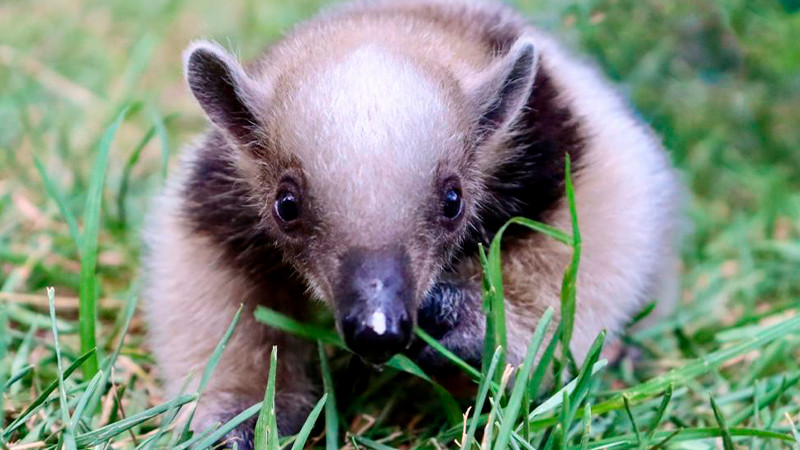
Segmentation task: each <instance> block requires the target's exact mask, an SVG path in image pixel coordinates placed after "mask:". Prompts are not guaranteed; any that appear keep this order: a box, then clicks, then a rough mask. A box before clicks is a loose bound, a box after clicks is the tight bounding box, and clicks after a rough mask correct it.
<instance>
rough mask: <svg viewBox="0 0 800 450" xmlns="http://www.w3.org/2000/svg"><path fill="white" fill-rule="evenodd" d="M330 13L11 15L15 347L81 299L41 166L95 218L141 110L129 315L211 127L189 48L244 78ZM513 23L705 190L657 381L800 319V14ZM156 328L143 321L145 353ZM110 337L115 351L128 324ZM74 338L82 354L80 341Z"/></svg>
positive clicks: (562, 5)
mask: <svg viewBox="0 0 800 450" xmlns="http://www.w3.org/2000/svg"><path fill="white" fill-rule="evenodd" d="M321 3H323V2H320V1H309V0H301V1H291V2H290V1H280V0H262V1H253V0H248V1H227V2H222V1H209V0H198V1H191V2H190V1H187V0H152V1H128V0H111V1H99V0H31V1H19V0H2V1H0V298H3V299H5V300H10V302H11V303H13V304H15V305H17V306H15V307H16V308H21V309H16V310H15V311H16V313H15V314H17V315H14V314H12V319H13V320H12V321H11V328H12V330H14V329H17V331H15V332H16V333H17V334H19V333H20V331H19V328H20V327H19V326H18V325H15V324H16V323H17V321H18V320H21V319H19V317H18V316H19V314H23V315H24V313H21V312H20V311H25V310H27V309H25V308H27V307H26V306H24V305H27V304H41V300H42V298H44V297H43V294H44V288H45V287H46V286H55V287H56V289H57V292H58V294H59V296H60V297H64V298H65V299H69V297H72V296H76V295H77V291H78V286H79V271H80V265H79V259H78V255H77V248H76V246H75V244H74V241H73V240H72V238H71V237H70V233H69V229H68V227H67V224H66V223H65V221H64V219H63V216H62V214H61V213H60V212H59V209H58V207H57V205H56V203H55V202H54V201H53V199H52V198H51V196H50V195H48V192H47V190H46V189H45V186H44V183H43V181H42V177H41V175H40V172H39V171H38V170H37V168H36V166H35V164H34V157H38V158H39V159H40V160H41V162H42V165H43V167H44V169H45V171H46V172H47V173H48V174H49V175H50V177H51V179H52V182H53V184H54V185H55V188H56V190H57V191H59V192H60V195H62V196H63V198H64V201H65V204H66V205H67V207H68V208H69V209H70V210H71V211H73V212H74V214H75V215H76V216H77V217H81V215H82V213H83V211H82V210H83V207H84V203H85V199H86V191H87V187H88V184H89V182H88V180H89V172H90V169H91V166H92V161H93V159H94V156H95V154H96V153H97V146H98V141H99V139H100V136H101V134H102V132H103V130H104V129H105V128H106V127H107V126H108V124H109V123H110V122H111V121H112V120H113V119H114V118H115V117H116V116H117V114H118V113H119V111H120V109H121V108H122V107H123V106H124V105H130V104H133V105H134V109H133V110H132V111H131V114H130V115H129V118H128V119H127V120H126V122H125V123H124V124H123V126H122V128H121V129H120V131H119V133H118V134H117V136H116V139H115V140H114V144H113V146H112V148H111V160H110V163H109V166H108V171H107V181H106V184H105V187H104V192H103V196H104V205H103V209H102V228H101V232H100V256H99V261H100V263H99V269H98V273H99V280H100V283H99V290H100V295H101V296H102V297H105V298H122V297H123V296H124V295H126V293H127V292H129V291H130V290H131V289H135V288H132V285H133V284H134V281H135V279H136V276H137V272H138V266H139V263H138V258H139V248H140V245H139V235H138V230H139V228H140V226H141V222H142V220H143V217H144V211H145V209H146V206H147V203H148V199H149V198H150V197H151V196H152V195H153V194H154V193H155V192H156V191H157V190H158V189H159V188H160V186H162V184H163V178H164V174H165V172H166V170H165V169H166V167H165V165H164V162H165V161H168V162H169V164H170V165H172V164H174V163H175V162H176V160H177V158H176V155H177V154H178V151H179V149H180V147H181V146H182V145H185V144H186V143H188V142H190V141H191V139H192V138H193V136H195V135H197V134H198V133H200V132H201V131H202V130H203V128H204V127H205V120H204V118H203V116H202V115H201V111H200V109H199V107H198V106H197V105H196V104H195V103H194V101H193V99H192V98H191V96H190V94H189V93H188V91H187V89H186V88H185V86H184V83H183V79H182V75H181V52H182V50H183V48H185V47H186V46H187V44H188V43H189V42H190V41H191V40H192V39H195V38H199V37H205V38H212V39H216V40H218V41H219V42H221V43H223V44H224V45H226V46H227V47H229V48H231V49H233V50H235V51H236V53H238V54H239V55H240V56H241V57H242V58H243V59H245V60H247V59H249V58H251V57H253V56H255V55H257V54H258V52H259V51H260V50H261V49H263V48H264V47H265V46H266V45H267V44H268V43H269V42H271V41H273V40H275V39H277V38H279V37H280V35H281V33H282V32H284V31H285V30H287V29H289V28H290V27H291V26H292V24H294V23H296V22H297V21H299V20H301V19H303V18H306V17H309V16H310V15H311V14H313V13H314V12H315V11H316V10H317V9H318V8H319V7H320V6H321ZM514 4H515V5H516V6H517V7H519V8H520V9H521V10H523V11H524V12H525V13H526V14H527V15H528V16H529V17H530V19H531V21H532V22H533V23H534V24H536V25H538V26H540V27H542V28H544V29H548V30H550V31H552V32H553V33H555V34H556V35H558V36H560V37H561V38H562V40H564V41H565V42H566V43H567V45H568V46H569V47H572V48H573V49H575V50H576V51H577V52H581V53H584V54H586V55H587V57H588V58H589V59H591V60H594V61H596V63H597V64H598V65H599V67H600V68H601V70H602V71H603V72H604V73H606V74H607V75H608V77H610V78H611V79H612V80H614V81H615V82H617V83H618V84H619V87H620V89H621V90H622V91H623V92H624V94H625V95H626V96H627V97H628V98H629V99H630V101H631V103H632V104H633V105H634V106H635V107H636V108H637V110H638V111H639V112H640V113H641V115H642V116H643V117H644V118H645V119H646V120H647V121H648V122H649V123H651V124H652V125H653V127H654V128H655V129H656V131H657V132H658V133H659V134H660V135H661V136H662V138H663V140H664V143H665V145H666V146H667V148H668V149H669V151H670V154H671V156H672V159H673V161H674V162H675V164H676V165H677V166H678V167H679V168H680V170H681V172H682V173H683V175H684V177H685V180H686V182H687V185H688V187H689V192H690V194H689V198H688V199H687V200H688V201H687V204H688V208H687V220H686V225H687V230H688V231H687V237H686V239H685V242H684V244H683V253H682V254H683V261H684V282H683V301H684V302H685V306H684V307H682V308H680V311H679V312H678V314H677V316H676V317H675V319H674V320H673V321H670V322H669V323H667V324H665V325H663V327H661V328H660V329H654V330H650V331H649V333H650V334H649V335H648V334H647V333H645V334H644V335H642V336H640V339H647V338H648V336H649V337H651V338H652V337H654V336H657V335H658V333H659V332H661V331H663V330H664V329H672V328H676V329H678V330H679V332H675V333H672V334H670V339H669V340H668V342H669V343H668V344H665V345H666V346H667V348H668V349H669V350H663V349H662V350H660V351H662V353H661V357H660V358H659V354H658V352H657V351H656V350H652V349H651V350H652V352H651V353H648V354H646V356H645V358H644V360H643V361H642V364H643V365H644V367H646V368H649V369H650V370H652V371H658V370H659V368H661V367H663V366H664V363H663V360H664V358H666V357H667V356H669V358H672V357H675V358H680V357H693V356H696V355H698V354H702V353H703V352H704V351H705V350H704V349H705V347H704V346H707V345H708V346H712V345H714V343H713V340H714V335H715V334H716V332H717V331H719V330H720V329H723V328H724V327H729V326H732V325H743V324H744V325H746V324H751V323H752V324H755V323H762V322H764V321H765V320H772V319H774V318H775V317H785V316H786V315H792V314H797V311H798V304H800V300H799V299H800V170H799V168H800V12H799V11H798V9H800V2H798V1H796V0H787V1H784V2H780V1H776V0H756V1H745V0H695V1H691V0H586V1H556V0H551V1H518V2H514ZM148 135H150V136H151V139H149V140H145V139H144V138H145V137H147V136H148ZM142 143H143V144H144V145H143V146H142V145H140V144H142ZM138 147H141V152H139V151H138ZM20 294H33V297H25V296H24V295H20ZM64 311H65V312H64V314H66V317H67V318H68V319H69V318H70V317H71V318H73V319H74V315H73V316H70V310H69V308H66V307H65V309H64ZM112 318H113V316H112ZM111 322H113V320H111ZM142 328H143V327H142V325H141V323H140V322H139V321H138V319H137V320H135V321H134V328H133V331H134V336H141V332H142ZM101 330H102V333H103V334H102V335H103V336H106V335H107V333H110V332H111V331H110V330H114V327H113V324H105V326H104V327H102V328H101ZM22 331H23V332H24V329H23V330H22ZM15 339H18V338H15ZM65 339H67V342H68V343H69V342H73V343H74V340H73V341H70V339H74V336H72V337H71V336H66V337H65ZM109 342H110V340H109ZM140 342H141V339H140V338H139V339H138V340H137V338H134V339H133V340H132V341H131V342H130V343H129V346H128V348H127V349H126V352H125V354H127V355H129V356H130V355H133V356H131V357H132V358H134V359H135V360H137V361H143V364H145V366H146V367H149V365H147V363H148V361H149V358H148V357H147V356H146V354H145V352H146V349H145V348H140V347H138V344H139V343H140ZM665 342H666V341H665ZM18 343H19V340H14V341H12V350H13V346H15V345H18ZM795 343H796V340H795ZM717 344H719V343H717ZM667 351H674V352H676V353H664V352H667ZM771 351H773V352H775V354H774V355H773V357H772V359H770V361H780V362H781V368H783V369H792V370H797V369H798V365H797V359H798V358H800V354H798V350H797V346H796V345H795V346H786V345H783V346H778V347H775V348H773V349H772V350H771ZM137 355H138V356H137ZM136 358H138V359H136ZM669 358H667V359H669ZM668 365H669V364H668V363H667V366H668ZM770 367H773V366H772V365H770V366H768V367H764V368H760V369H759V372H758V373H762V372H763V373H769V371H770V370H771V369H770ZM774 370H778V369H777V366H775V368H774ZM647 373H651V372H648V371H647V370H645V371H644V372H642V374H637V376H644V375H645V374H647ZM627 376H628V377H631V376H633V375H631V374H630V373H629V374H628V375H627ZM748 376H750V375H748ZM753 376H755V375H753ZM622 378H625V377H624V376H623V377H622ZM147 402H148V401H147V400H145V401H144V403H147ZM19 406H20V404H19V403H16V404H15V403H12V404H11V406H8V405H7V406H6V408H7V409H12V410H13V409H14V408H15V407H19Z"/></svg>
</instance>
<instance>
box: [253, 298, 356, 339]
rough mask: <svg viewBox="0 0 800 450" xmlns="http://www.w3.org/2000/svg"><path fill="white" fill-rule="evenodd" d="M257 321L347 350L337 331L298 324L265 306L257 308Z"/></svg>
mask: <svg viewBox="0 0 800 450" xmlns="http://www.w3.org/2000/svg"><path fill="white" fill-rule="evenodd" d="M255 317H256V320H258V321H259V322H261V323H265V324H267V325H269V326H271V327H272V328H275V329H278V330H281V331H286V332H287V333H291V334H294V335H295V336H300V337H303V338H306V339H310V340H314V341H317V340H320V341H322V342H324V343H326V344H330V345H333V346H336V347H339V348H346V347H345V345H344V342H342V340H341V339H340V338H339V335H337V334H336V332H335V331H333V330H329V329H325V328H321V327H318V326H315V325H313V324H306V323H302V322H298V321H297V320H294V319H292V318H291V317H289V316H286V315H283V314H281V313H279V312H277V311H274V310H272V309H269V308H265V307H263V306H259V307H258V308H256V312H255Z"/></svg>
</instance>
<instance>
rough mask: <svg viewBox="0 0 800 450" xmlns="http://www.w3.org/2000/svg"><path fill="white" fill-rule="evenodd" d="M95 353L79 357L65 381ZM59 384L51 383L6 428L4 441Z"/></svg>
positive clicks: (71, 366)
mask: <svg viewBox="0 0 800 450" xmlns="http://www.w3.org/2000/svg"><path fill="white" fill-rule="evenodd" d="M93 353H94V349H92V350H90V351H89V352H87V353H84V354H83V355H81V356H80V357H78V359H76V360H75V361H73V362H72V364H70V365H69V367H67V369H66V370H65V371H64V372H63V374H62V377H63V378H64V379H65V380H66V379H67V378H69V377H70V375H72V373H73V372H75V370H77V369H78V368H79V367H81V366H82V365H83V363H84V362H85V361H86V360H87V359H89V356H91V355H92V354H93ZM59 384H60V382H59V380H58V379H56V380H55V381H53V382H52V383H50V384H49V385H48V386H47V388H45V390H44V391H42V393H41V394H39V396H38V397H36V400H34V401H33V403H31V404H30V405H29V406H28V407H27V408H25V411H23V412H22V413H21V414H20V415H19V416H18V417H17V418H16V419H15V420H14V421H13V422H11V423H10V424H9V425H8V427H6V429H4V430H3V433H2V437H3V439H8V438H9V437H10V436H11V433H13V432H14V430H16V429H17V428H19V426H20V425H22V424H24V423H25V422H26V421H27V420H28V419H29V418H30V416H31V415H32V414H34V413H35V412H37V411H38V410H39V408H40V407H41V406H42V405H43V404H44V403H45V402H46V401H47V398H48V397H50V394H52V393H53V391H55V390H56V389H57V388H58V386H59Z"/></svg>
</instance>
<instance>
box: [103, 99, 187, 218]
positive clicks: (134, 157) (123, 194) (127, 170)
mask: <svg viewBox="0 0 800 450" xmlns="http://www.w3.org/2000/svg"><path fill="white" fill-rule="evenodd" d="M150 115H151V117H152V120H153V125H152V126H151V127H150V129H148V130H147V132H146V133H145V135H144V136H142V139H141V140H139V143H138V144H136V147H134V148H133V151H132V152H131V154H130V156H129V157H128V161H127V162H126V163H125V167H124V168H123V169H122V178H121V180H120V183H119V190H118V193H117V214H118V215H119V217H118V220H119V221H120V223H123V224H124V223H126V221H127V218H126V216H127V213H126V209H125V199H126V198H127V195H128V186H129V185H130V179H131V173H132V172H133V168H134V167H135V166H136V164H137V163H138V162H139V159H140V157H141V154H142V150H144V148H145V147H146V146H147V144H149V143H150V141H151V140H152V139H153V138H154V137H155V136H156V134H158V136H159V138H160V139H161V153H162V169H161V171H162V178H166V171H167V158H168V157H169V139H168V136H167V133H166V124H167V123H169V122H171V121H172V120H174V119H175V118H176V117H178V114H177V113H176V114H170V115H168V116H166V117H164V118H162V117H161V116H160V115H159V114H158V111H155V110H151V112H150Z"/></svg>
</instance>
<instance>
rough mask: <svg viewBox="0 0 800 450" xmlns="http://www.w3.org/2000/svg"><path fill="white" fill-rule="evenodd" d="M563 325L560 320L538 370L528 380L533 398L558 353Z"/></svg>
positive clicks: (537, 366)
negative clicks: (557, 347) (557, 348)
mask: <svg viewBox="0 0 800 450" xmlns="http://www.w3.org/2000/svg"><path fill="white" fill-rule="evenodd" d="M563 326H564V325H563V323H562V322H561V321H559V324H558V328H557V329H556V331H555V333H553V337H552V338H551V339H550V343H549V344H547V348H545V350H544V353H542V357H541V358H539V362H538V363H537V364H536V370H534V371H533V375H531V379H530V381H529V382H528V395H529V396H530V397H531V398H536V394H538V392H539V386H541V384H542V381H544V377H545V375H547V368H548V367H550V362H552V361H553V356H555V354H556V346H557V345H558V342H559V336H560V334H561V329H562V327H563Z"/></svg>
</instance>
